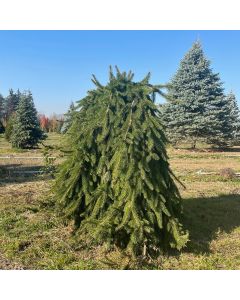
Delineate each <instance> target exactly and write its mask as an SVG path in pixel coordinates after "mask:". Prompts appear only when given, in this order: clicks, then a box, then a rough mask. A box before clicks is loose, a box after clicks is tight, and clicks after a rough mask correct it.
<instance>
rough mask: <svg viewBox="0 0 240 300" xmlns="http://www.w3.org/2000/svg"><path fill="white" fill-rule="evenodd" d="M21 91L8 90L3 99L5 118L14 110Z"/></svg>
mask: <svg viewBox="0 0 240 300" xmlns="http://www.w3.org/2000/svg"><path fill="white" fill-rule="evenodd" d="M20 96H21V93H20V91H19V90H17V92H16V93H15V92H14V91H13V89H10V90H9V95H8V96H7V97H6V99H5V120H6V122H7V120H8V119H9V118H10V116H11V115H12V114H13V113H14V112H16V110H17V107H18V103H19V100H20Z"/></svg>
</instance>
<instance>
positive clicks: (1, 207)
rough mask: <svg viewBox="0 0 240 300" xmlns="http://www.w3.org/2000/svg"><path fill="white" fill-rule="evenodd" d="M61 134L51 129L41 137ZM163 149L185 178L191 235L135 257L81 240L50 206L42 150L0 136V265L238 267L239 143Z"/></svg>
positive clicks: (185, 221) (51, 139) (51, 140)
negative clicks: (162, 250)
mask: <svg viewBox="0 0 240 300" xmlns="http://www.w3.org/2000/svg"><path fill="white" fill-rule="evenodd" d="M59 141H60V135H57V134H49V136H48V139H47V140H46V141H45V144H48V145H56V144H58V143H59ZM168 152H169V157H170V164H171V168H172V169H173V171H174V172H175V174H176V175H177V176H178V178H179V179H180V180H181V181H182V183H183V184H184V185H185V188H183V187H182V186H179V189H180V191H181V195H182V197H183V204H184V218H183V220H182V222H183V224H184V226H185V227H186V228H187V229H188V230H189V234H190V241H189V242H188V244H187V247H186V248H184V249H183V251H181V252H180V253H171V254H169V255H168V256H167V255H165V256H160V257H158V258H150V257H147V258H138V259H133V258H131V257H129V256H127V255H126V254H124V253H123V252H121V251H119V250H117V249H115V250H114V251H111V252H107V251H106V249H105V248H104V247H96V248H92V247H88V246H86V245H83V244H82V243H81V242H80V241H79V240H78V236H77V235H73V234H72V225H71V224H69V225H66V224H64V222H63V221H62V219H61V218H60V217H59V216H58V215H57V214H56V212H55V210H54V203H53V201H52V200H51V199H52V198H51V191H50V188H51V183H52V180H53V179H52V177H51V176H50V175H49V174H45V173H44V172H43V170H44V159H43V153H42V149H41V148H40V149H37V150H26V151H19V150H17V151H16V150H14V149H11V146H10V145H9V144H8V142H6V141H5V139H4V138H3V136H0V269H160V270H161V269H165V270H168V269H240V176H239V174H240V148H237V147H236V148H232V149H228V150H226V151H213V150H210V149H209V150H207V149H199V150H195V151H191V150H188V149H185V148H181V149H168ZM238 173H239V174H238Z"/></svg>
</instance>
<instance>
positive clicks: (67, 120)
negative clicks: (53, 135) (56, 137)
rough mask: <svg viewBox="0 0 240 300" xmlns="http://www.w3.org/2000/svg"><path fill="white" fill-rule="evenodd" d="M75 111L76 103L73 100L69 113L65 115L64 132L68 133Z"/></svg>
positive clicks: (62, 130)
mask: <svg viewBox="0 0 240 300" xmlns="http://www.w3.org/2000/svg"><path fill="white" fill-rule="evenodd" d="M75 112H76V107H75V106H74V103H73V102H71V104H70V106H69V109H68V111H67V113H66V114H65V115H64V123H63V126H62V129H61V132H62V133H66V132H67V131H68V129H69V128H70V127H71V125H72V123H73V119H74V116H75Z"/></svg>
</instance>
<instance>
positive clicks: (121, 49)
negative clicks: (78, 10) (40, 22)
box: [0, 31, 240, 115]
mask: <svg viewBox="0 0 240 300" xmlns="http://www.w3.org/2000/svg"><path fill="white" fill-rule="evenodd" d="M196 39H200V41H201V42H202V45H203V48H204V50H205V54H206V55H207V57H208V58H209V59H210V60H211V62H212V68H213V70H214V71H215V72H219V73H220V77H221V79H222V81H223V82H224V87H225V89H226V92H228V91H230V90H231V89H232V90H233V91H234V92H235V94H236V96H237V98H238V101H239V104H240V82H239V79H240V57H239V56H240V31H0V93H2V94H3V95H4V96H6V95H7V94H8V89H9V88H13V89H17V88H19V89H20V90H26V89H30V90H31V91H32V93H33V96H34V101H35V104H36V107H37V109H38V111H39V112H41V113H45V114H47V115H51V114H52V113H53V112H55V113H64V112H65V111H66V110H67V109H68V106H69V104H70V102H71V101H76V100H79V99H81V98H82V97H84V96H85V95H86V92H87V90H89V89H92V88H93V84H92V82H91V74H95V75H96V77H97V78H98V79H99V81H100V82H102V83H106V81H107V77H108V67H109V65H113V66H114V65H118V67H119V68H120V69H121V70H124V71H128V70H130V69H131V70H132V71H133V72H134V73H135V79H136V80H138V79H141V78H142V77H144V76H145V75H146V73H147V72H148V71H150V72H151V74H152V77H151V78H152V79H151V82H152V83H166V82H168V80H169V79H170V78H171V77H172V76H173V74H174V73H175V71H176V70H177V68H178V65H179V61H180V59H181V58H182V57H183V55H184V54H185V53H186V51H188V49H189V48H190V47H191V45H192V43H193V42H194V41H195V40H196Z"/></svg>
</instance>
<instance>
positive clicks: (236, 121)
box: [227, 92, 240, 145]
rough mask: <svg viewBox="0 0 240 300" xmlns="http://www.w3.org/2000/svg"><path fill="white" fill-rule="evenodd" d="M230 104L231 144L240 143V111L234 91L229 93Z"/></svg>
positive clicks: (228, 100)
mask: <svg viewBox="0 0 240 300" xmlns="http://www.w3.org/2000/svg"><path fill="white" fill-rule="evenodd" d="M227 102H228V105H229V121H228V122H229V125H230V127H231V141H232V142H231V144H232V145H239V144H240V111H239V108H238V104H237V99H236V97H235V95H234V93H233V92H230V93H229V94H228V95H227Z"/></svg>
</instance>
